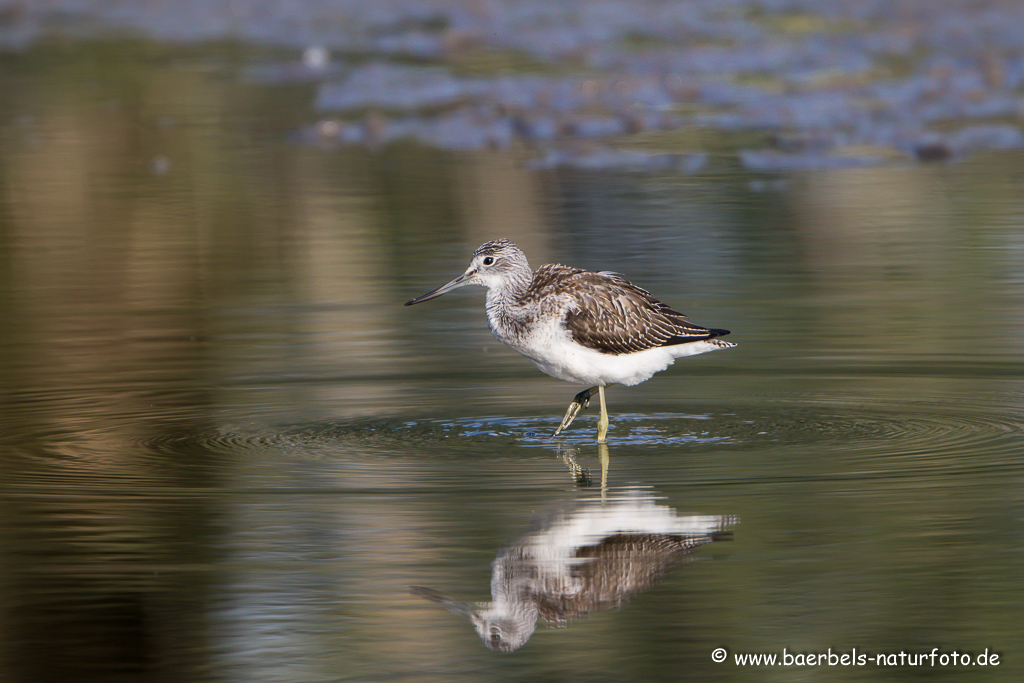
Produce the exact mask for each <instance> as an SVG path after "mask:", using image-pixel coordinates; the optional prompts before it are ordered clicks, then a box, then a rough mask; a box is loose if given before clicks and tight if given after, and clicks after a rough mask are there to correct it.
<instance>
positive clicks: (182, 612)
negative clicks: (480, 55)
mask: <svg viewBox="0 0 1024 683" xmlns="http://www.w3.org/2000/svg"><path fill="white" fill-rule="evenodd" d="M101 48H102V46H101ZM74 49H80V50H81V52H78V53H76V52H74V50H73V49H72V48H67V47H66V46H65V47H61V48H59V49H58V48H54V47H52V46H51V47H48V48H47V47H41V48H38V49H37V50H36V51H34V52H31V53H29V54H27V55H26V56H24V57H21V58H19V59H17V60H13V61H12V60H10V59H8V67H10V68H8V69H7V70H6V71H5V72H4V73H5V76H4V83H3V85H4V88H5V91H6V92H8V93H11V95H10V96H9V97H7V98H5V99H4V101H3V102H2V103H0V113H2V119H0V125H2V134H0V186H2V190H3V191H2V193H0V245H2V246H0V255H2V261H0V275H2V277H0V306H2V318H3V325H2V328H0V358H2V368H3V371H2V373H0V382H2V385H0V386H2V399H0V400H2V416H0V452H2V461H0V462H2V472H3V475H2V481H0V535H2V538H3V542H2V547H3V562H2V564H0V606H2V616H0V620H2V622H0V631H2V632H3V634H4V638H3V640H4V646H3V647H2V648H0V678H3V679H4V680H26V681H29V680H31V681H41V680H79V681H89V680H96V681H100V680H102V681H116V680H189V681H200V680H229V681H321V680H323V681H335V680H359V681H364V680H385V679H387V680H413V681H418V680H423V681H434V680H466V681H477V680H509V681H511V680H530V681H536V680H542V681H543V680H588V681H594V680H598V681H604V680H609V681H612V680H679V678H680V677H681V674H680V672H681V671H685V672H686V675H687V676H688V677H693V678H704V679H710V680H752V679H756V680H760V679H763V678H764V677H766V676H769V675H771V673H772V672H771V670H770V669H767V668H759V669H752V668H745V667H741V666H739V665H737V664H735V663H734V661H733V660H732V659H731V658H730V660H729V661H727V662H726V663H721V664H719V663H715V662H713V661H712V657H711V655H712V651H713V650H714V649H715V648H718V647H725V648H726V649H727V650H728V651H729V653H730V657H731V655H732V654H736V653H758V652H764V653H778V654H780V655H781V653H782V650H783V648H787V649H788V651H789V652H790V653H794V652H799V653H818V652H825V651H826V650H827V649H829V648H831V650H832V651H833V652H844V653H845V652H849V651H851V650H852V649H853V648H857V650H858V651H859V652H867V653H870V654H872V655H873V654H877V653H898V652H900V651H901V650H904V651H907V652H915V653H916V652H921V651H924V652H930V651H931V650H932V649H933V648H936V647H937V648H939V649H940V651H942V652H946V653H948V652H952V651H953V650H957V651H959V652H963V651H967V652H970V653H973V654H978V653H982V652H983V651H985V650H986V649H987V650H988V651H990V652H995V653H999V654H1000V656H1001V660H1000V664H999V665H998V666H987V667H947V668H941V667H939V666H936V667H934V669H933V668H932V667H931V666H926V667H910V666H894V667H886V668H885V670H884V671H883V672H879V671H877V666H875V665H873V664H871V665H867V666H864V667H856V666H848V667H843V666H836V667H811V668H808V667H803V668H795V669H788V670H786V669H781V668H780V669H779V671H780V672H784V673H783V674H782V675H783V676H787V675H788V676H792V675H794V672H795V675H797V676H799V675H804V676H807V675H809V676H812V677H814V678H827V679H829V680H866V679H878V678H885V679H888V680H911V679H916V678H918V677H920V676H922V675H927V676H929V677H934V678H940V679H942V680H965V681H967V680H969V681H988V680H993V681H1003V680H1005V681H1016V680H1020V676H1021V674H1022V669H1024V667H1022V664H1021V662H1022V661H1024V660H1022V659H1021V656H1020V655H1019V652H1018V650H1019V643H1020V642H1021V635H1022V629H1021V625H1020V615H1021V613H1022V608H1024V595H1022V592H1021V589H1020V586H1021V579H1022V578H1024V542H1022V541H1024V528H1022V514H1024V509H1022V501H1024V498H1022V494H1021V485H1022V482H1024V443H1022V441H1021V428H1022V422H1024V364H1022V363H1021V352H1022V345H1024V317H1022V315H1021V311H1022V310H1024V266H1022V264H1024V238H1022V233H1021V220H1022V216H1024V201H1022V199H1021V197H1022V196H1024V193H1022V192H1021V190H1022V187H1024V185H1022V178H1021V174H1020V171H1019V169H1020V168H1021V162H1022V161H1024V157H1022V156H1021V155H1020V154H1019V153H1005V154H999V155H990V156H980V157H976V158H972V159H969V160H967V161H963V162H960V163H956V164H950V165H935V166H905V167H896V168H892V167H888V168H861V169H845V170H830V171H821V172H815V173H811V174H792V175H778V176H775V175H771V176H765V175H751V174H749V173H747V172H745V171H741V170H740V167H739V166H738V165H737V164H736V163H735V162H734V161H730V159H732V158H734V157H729V156H728V155H727V154H726V153H724V152H723V153H722V154H721V155H720V156H719V157H716V158H715V159H714V160H713V163H711V164H709V165H708V167H707V169H706V170H705V171H704V172H702V173H700V174H695V175H686V176H678V175H672V174H667V175H661V174H610V173H583V172H569V171H562V172H538V171H535V170H530V169H529V168H528V164H526V163H524V159H523V158H522V156H521V155H519V154H518V153H517V152H515V151H510V152H480V153H466V154H451V153H441V152H437V151H431V150H428V149H424V148H421V147H417V146H414V145H399V146H396V147H391V148H388V149H385V150H380V151H372V150H364V149H355V148H352V149H344V148H343V149H329V150H325V149H315V148H308V147H305V146H302V145H300V144H296V143H295V142H294V141H293V139H292V138H291V137H290V135H289V131H292V130H294V129H295V126H296V125H297V124H298V122H299V121H300V120H301V116H300V115H299V114H297V112H298V111H300V110H301V106H302V104H301V103H303V102H307V101H308V99H309V96H310V92H309V90H308V89H304V88H305V86H301V85H300V86H288V87H269V86H266V85H262V84H255V85H253V84H247V83H245V82H244V81H241V82H240V81H238V80H232V79H230V78H226V77H225V73H226V72H227V71H229V70H228V69H227V67H225V66H224V62H223V60H225V59H226V58H225V57H223V56H221V57H217V58H204V59H199V58H197V57H196V56H195V55H194V54H185V55H180V54H179V55H174V54H172V55H167V54H160V55H159V58H155V57H153V56H152V55H148V56H147V55H146V54H143V55H142V56H141V57H140V59H139V61H138V62H134V63H131V64H126V65H124V66H123V67H122V68H123V70H122V71H121V72H120V73H117V74H116V76H109V77H107V76H103V75H101V74H107V73H109V72H110V63H109V62H104V60H105V59H110V58H109V57H105V56H104V53H103V51H102V49H98V50H97V48H95V46H93V47H92V48H90V47H88V46H86V47H80V48H74ZM48 50H57V51H58V52H59V54H58V55H57V56H55V55H54V54H53V53H51V52H48ZM64 50H72V52H71V54H70V55H69V54H68V53H66V52H63V51H64ZM97 51H98V52H99V54H96V52H97ZM69 56H71V57H73V59H68V57H69ZM96 63H98V64H100V65H101V66H103V68H102V69H100V68H98V67H97V68H95V69H94V67H90V64H96ZM118 63H119V64H120V63H121V62H118ZM497 236H507V237H509V238H512V239H513V240H515V241H516V242H517V243H519V244H520V245H522V246H523V248H524V250H525V251H526V253H527V255H528V256H529V257H530V259H531V261H532V262H533V263H534V264H540V263H544V262H549V261H561V262H565V263H571V264H573V265H577V266H581V267H588V268H594V269H610V270H616V271H621V272H624V273H626V274H627V275H628V276H629V277H630V278H631V279H632V280H634V281H635V282H637V283H638V284H640V285H642V286H644V287H646V288H648V289H650V290H651V291H653V292H654V293H655V294H656V295H657V296H659V297H660V298H662V299H664V300H665V301H666V302H668V303H670V304H672V305H674V306H676V307H678V308H680V309H681V310H683V311H685V312H687V313H688V314H690V315H691V317H692V318H693V319H694V320H695V321H696V322H698V323H701V324H705V325H709V326H715V327H726V328H729V329H731V330H733V334H732V336H731V337H730V340H732V341H735V342H736V343H737V344H739V346H738V347H737V348H735V349H731V350H728V351H726V352H722V353H715V354H707V355H703V356H699V357H696V358H690V359H682V360H680V361H679V362H678V363H677V364H676V366H674V367H673V368H671V369H669V370H668V371H666V372H664V373H661V374H660V375H658V376H657V377H655V378H654V379H653V380H651V381H650V382H648V383H645V384H643V385H640V386H637V387H632V388H622V387H614V388H612V389H610V391H609V410H610V413H611V418H612V427H611V431H610V435H609V444H608V459H607V469H606V472H602V463H601V457H600V453H599V452H598V450H597V447H596V445H595V444H593V432H594V427H595V424H596V416H595V415H594V414H593V412H594V411H593V410H591V411H588V412H587V413H585V414H584V415H583V416H581V417H580V418H578V420H577V423H576V424H574V425H573V427H572V428H571V430H570V431H569V432H568V433H566V434H565V436H564V438H562V437H560V438H558V439H551V438H550V437H549V436H548V435H549V434H550V433H551V431H553V429H554V427H555V426H556V425H557V422H558V419H559V418H560V416H561V413H562V412H563V411H564V409H565V406H566V404H567V403H568V401H569V400H570V398H571V397H572V395H573V394H574V393H575V392H576V391H578V387H573V386H570V385H568V384H564V383H561V382H558V381H556V380H553V379H551V378H548V377H545V376H543V375H541V374H540V373H539V372H537V371H535V370H534V369H533V368H532V367H531V366H530V365H529V364H528V363H527V362H526V361H524V360H523V359H521V358H519V357H517V356H516V355H515V354H513V353H512V352H510V351H508V350H507V349H505V348H504V347H502V346H501V345H500V344H499V343H498V342H496V341H495V340H493V339H492V338H491V337H490V334H489V332H488V331H487V328H486V324H485V320H484V316H483V311H482V308H483V303H482V301H483V296H482V292H481V291H466V290H464V291H460V292H457V293H453V294H450V295H447V296H445V297H444V298H442V299H439V300H437V301H433V302H430V303H428V304H423V305H421V306H417V307H415V308H405V307H403V306H402V302H404V301H406V300H408V299H410V298H412V297H413V296H415V295H418V294H421V293H423V292H425V291H428V290H429V289H431V288H433V287H435V286H437V285H440V284H442V283H444V282H446V281H447V280H449V279H450V278H451V277H453V276H454V275H456V274H458V273H460V272H461V271H462V269H464V267H465V264H466V260H467V258H468V255H469V254H470V253H471V251H472V249H473V248H475V247H476V246H477V245H478V244H479V243H481V242H483V241H484V240H486V239H490V238H493V237H497ZM573 463H575V464H576V468H574V467H573ZM602 479H604V482H605V487H604V489H603V491H602ZM588 484H589V485H588ZM635 491H642V492H644V496H645V500H648V501H650V502H651V504H652V505H657V506H660V509H661V510H662V512H665V511H666V510H667V511H670V512H671V514H672V515H675V516H678V517H680V518H686V517H690V516H721V517H722V518H723V519H729V520H733V522H731V523H730V525H729V526H730V529H731V536H729V538H727V539H726V538H723V539H721V540H722V541H723V542H715V543H713V544H711V545H709V546H708V547H703V548H699V549H696V550H693V551H692V552H690V553H685V554H681V555H680V556H679V557H676V558H675V559H674V561H673V563H672V564H671V565H670V566H667V567H665V568H664V571H663V572H654V573H656V574H658V576H657V577H656V578H657V580H652V581H651V582H650V585H648V586H645V590H640V591H637V592H635V593H633V594H630V595H628V596H627V597H628V600H625V601H624V602H623V604H620V605H617V607H616V608H614V609H600V610H595V611H594V612H593V613H590V614H588V615H586V616H581V618H579V619H574V620H571V621H569V622H568V623H565V624H561V623H558V622H557V621H556V622H555V625H556V626H559V627H558V628H547V627H546V625H545V622H544V621H543V620H542V621H541V622H539V625H538V628H537V631H536V632H535V633H534V634H533V635H532V637H530V638H529V639H528V641H527V642H525V643H524V644H522V645H521V647H519V648H518V649H516V651H515V652H514V653H510V654H505V655H502V654H499V653H494V652H491V651H489V650H488V649H487V648H485V647H484V646H483V643H481V641H480V639H479V638H478V637H477V635H476V633H475V632H474V629H473V627H472V625H471V624H470V623H469V621H468V620H466V619H465V618H463V617H461V616H459V615H458V614H454V613H451V612H449V611H445V610H444V609H441V608H440V606H439V605H438V604H436V603H435V602H432V601H430V600H425V599H424V596H423V595H417V594H414V593H413V592H411V590H410V587H412V586H422V587H426V588H429V589H432V590H434V591H439V592H440V593H443V594H445V595H448V596H452V599H453V600H457V601H466V602H474V601H488V600H490V599H491V597H490V595H491V589H490V583H491V574H492V561H494V560H495V557H496V556H498V554H499V552H505V553H507V552H508V550H507V549H508V548H510V547H515V545H516V543H517V542H519V541H517V539H522V538H523V537H524V536H523V535H524V534H527V533H529V532H530V530H531V529H532V530H533V531H534V532H535V533H539V531H538V530H541V531H543V530H545V529H548V530H551V529H555V530H556V531H557V529H558V528H560V527H558V525H557V524H556V525H554V526H552V523H551V522H550V520H551V519H553V518H557V515H558V514H563V513H562V512H559V511H565V510H578V509H589V508H588V506H592V505H595V501H596V504H597V505H598V506H599V507H600V505H601V501H602V497H603V500H604V502H605V504H606V505H609V504H611V503H610V502H609V501H614V500H616V499H617V498H620V497H622V496H624V495H632V494H628V492H635ZM564 514H571V513H564ZM666 514H668V513H666ZM553 516H554V517H553ZM552 533H554V532H552ZM651 533H653V532H651ZM649 535H650V534H649ZM603 540H606V539H605V538H604V537H603V536H598V535H594V536H593V543H592V544H591V545H590V546H587V547H590V548H597V547H601V545H600V544H601V542H602V541H603ZM605 546H607V544H605ZM503 549H505V550H503ZM594 552H596V551H594ZM630 557H632V559H631V561H632V562H635V563H636V565H637V567H640V568H643V567H650V566H656V565H655V564H654V563H653V561H652V560H650V559H647V558H646V557H645V556H644V557H642V556H639V555H637V556H636V557H633V556H630ZM686 560H693V561H686ZM541 566H547V565H541ZM573 572H575V573H576V574H577V575H578V574H579V572H584V570H583V569H581V568H580V567H578V566H575V567H574V568H573V569H571V571H570V573H573ZM577 588H578V587H577ZM432 595H433V594H432ZM442 606H443V605H442ZM449 606H451V605H449ZM921 668H928V669H929V670H928V672H927V673H926V674H925V673H922V672H921V671H920V669H921Z"/></svg>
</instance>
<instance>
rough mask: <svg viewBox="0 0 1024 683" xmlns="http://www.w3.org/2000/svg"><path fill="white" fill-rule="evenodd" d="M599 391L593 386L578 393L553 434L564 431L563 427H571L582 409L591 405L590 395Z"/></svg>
mask: <svg viewBox="0 0 1024 683" xmlns="http://www.w3.org/2000/svg"><path fill="white" fill-rule="evenodd" d="M596 393H597V387H591V388H589V389H584V390H583V391H581V392H580V393H578V394H576V398H574V399H573V400H572V403H570V404H569V409H568V410H566V411H565V417H563V418H562V424H560V425H558V429H556V430H555V433H554V434H552V435H551V436H558V435H559V434H561V433H562V430H563V429H566V428H568V427H569V425H571V424H572V421H573V420H575V419H576V416H577V415H579V412H580V410H582V409H583V408H586V407H587V406H588V405H590V397H591V396H593V395H594V394H596Z"/></svg>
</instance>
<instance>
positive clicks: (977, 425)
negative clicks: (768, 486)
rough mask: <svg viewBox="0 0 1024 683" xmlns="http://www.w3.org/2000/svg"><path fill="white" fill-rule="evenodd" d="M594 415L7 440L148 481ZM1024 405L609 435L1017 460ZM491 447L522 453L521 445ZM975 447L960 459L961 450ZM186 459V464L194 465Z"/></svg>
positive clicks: (738, 415) (857, 410) (537, 444)
mask: <svg viewBox="0 0 1024 683" xmlns="http://www.w3.org/2000/svg"><path fill="white" fill-rule="evenodd" d="M595 423H596V416H594V415H585V416H581V417H580V418H579V419H578V420H577V421H576V423H575V424H574V425H573V426H572V427H571V428H570V430H569V431H568V432H567V433H564V434H562V435H560V436H559V437H557V438H552V437H551V434H552V433H553V432H554V429H555V427H556V426H557V424H558V419H557V418H555V417H550V416H549V417H503V416H496V417H486V418H463V419H432V420H409V419H405V420H403V419H389V420H359V421H348V422H321V423H311V424H305V425H288V426H284V427H280V428H276V427H269V426H260V425H256V426H253V427H236V426H230V425H225V426H223V427H221V428H219V429H197V430H194V431H190V430H189V429H188V428H187V427H183V426H182V425H180V424H179V425H178V426H176V427H175V428H173V429H171V430H169V431H167V432H165V433H159V434H157V435H156V436H138V435H136V436H134V437H133V436H131V435H126V434H124V433H122V432H121V431H119V430H118V428H117V426H116V425H111V426H110V429H109V433H104V432H103V430H102V428H101V427H94V428H93V429H90V430H84V431H79V432H77V433H69V432H64V431H42V430H40V431H37V432H34V433H31V434H28V433H20V434H11V433H8V434H7V435H6V437H5V438H4V442H5V443H6V444H7V445H9V446H11V447H13V448H12V453H18V454H20V457H21V462H22V463H23V464H27V466H25V467H22V468H21V469H20V475H18V476H20V477H21V479H22V480H23V481H25V480H27V479H34V478H40V479H45V478H49V477H51V476H53V475H55V474H57V475H71V476H76V477H80V479H79V480H80V481H83V482H84V481H92V480H96V481H98V482H100V481H110V480H111V478H117V479H120V480H121V481H122V482H124V481H127V480H133V481H134V482H136V483H140V484H144V483H146V480H147V478H153V479H154V481H156V480H158V479H161V478H162V479H164V480H166V479H167V478H168V476H180V474H181V472H182V471H183V470H184V469H187V468H188V467H189V466H191V467H193V468H194V467H197V466H198V467H200V468H202V467H209V468H211V472H213V473H216V471H217V470H218V468H219V465H218V463H221V464H223V463H225V462H229V461H239V460H240V459H250V460H261V461H264V462H266V461H274V460H282V459H285V458H287V459H290V460H294V459H295V458H299V459H302V458H324V459H332V458H335V459H339V460H340V459H344V460H346V461H348V462H359V461H360V460H365V461H367V462H369V461H373V462H376V463H381V462H385V461H387V460H388V459H393V458H396V457H402V458H412V459H423V458H426V457H446V456H458V455H464V454H467V453H475V452H477V451H479V450H480V448H481V446H483V445H490V446H494V445H500V444H507V445H509V446H522V447H528V448H551V447H555V446H558V445H569V446H575V445H583V444H589V443H592V442H593V439H594V433H595ZM1022 425H1024V411H1022V410H1021V401H1020V398H1019V397H1017V396H1015V395H1014V396H1006V397H1003V399H1002V400H992V399H991V397H988V398H987V399H986V400H985V401H979V402H977V403H973V404H972V403H969V402H964V401H958V402H955V403H954V402H952V401H939V400H936V401H934V402H933V403H921V404H911V405H906V404H904V405H881V404H878V403H877V402H875V403H872V404H870V405H868V404H867V403H864V404H858V403H856V402H853V401H846V402H844V403H839V404H836V403H826V402H821V403H819V404H815V403H814V402H813V401H812V400H807V401H792V402H790V403H781V402H776V403H765V402H760V403H757V404H751V405H749V406H743V405H736V404H734V405H732V406H731V407H730V411H729V412H721V413H705V414H685V413H629V414H618V415H613V418H612V429H611V431H610V433H609V443H610V444H612V445H613V446H615V447H616V448H619V449H625V448H631V449H633V450H632V452H633V453H635V454H638V455H639V454H642V453H643V452H644V451H645V449H649V448H651V449H653V448H656V449H664V448H666V447H669V448H686V449H715V450H718V449H725V450H727V451H735V450H751V449H758V448H792V449H800V448H808V449H817V450H818V451H820V452H821V453H823V454H825V453H830V452H837V451H839V450H842V452H844V453H845V454H846V458H847V459H848V460H849V459H851V458H852V459H854V460H856V459H862V460H863V461H864V462H865V463H866V467H870V469H874V470H883V469H884V470H892V469H897V468H904V469H908V470H915V471H917V470H920V469H921V468H924V469H931V468H934V469H936V471H939V470H941V468H943V467H946V466H953V465H955V466H960V467H962V466H964V463H965V462H969V463H977V464H976V465H975V464H972V465H971V466H972V467H989V468H992V467H996V468H998V467H1004V468H1006V467H1010V468H1015V467H1019V466H1020V462H1021V454H1022V452H1024V451H1022V446H1024V440H1022ZM491 453H495V454H500V455H501V456H502V457H506V458H509V457H510V458H513V459H515V458H516V457H517V456H515V451H514V450H509V451H500V452H495V451H494V450H493V449H491ZM972 454H978V456H979V457H977V458H974V459H969V460H966V461H965V460H963V458H964V456H965V455H972ZM189 463H191V465H189Z"/></svg>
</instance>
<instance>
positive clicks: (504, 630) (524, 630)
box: [410, 586, 537, 652]
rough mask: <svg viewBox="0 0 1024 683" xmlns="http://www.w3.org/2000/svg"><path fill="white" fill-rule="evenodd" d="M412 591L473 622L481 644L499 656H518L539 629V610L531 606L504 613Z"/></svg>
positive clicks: (423, 590) (435, 593) (428, 590)
mask: <svg viewBox="0 0 1024 683" xmlns="http://www.w3.org/2000/svg"><path fill="white" fill-rule="evenodd" d="M410 590H411V591H412V592H413V594H415V595H419V596H420V597H423V598H426V599H427V600H430V601H431V602H436V603H437V604H439V605H441V606H442V607H444V608H445V609H446V610H448V611H449V612H451V613H452V614H458V615H459V616H461V617H465V618H466V619H468V620H469V621H471V622H472V623H473V627H474V628H475V629H476V632H477V634H478V635H479V636H480V640H482V641H483V642H484V645H486V646H487V647H488V648H489V649H491V650H494V651H495V652H515V651H516V650H518V649H519V648H521V647H522V646H523V645H525V644H526V641H528V640H529V639H530V636H532V635H533V632H534V631H535V630H536V628H537V608H536V605H534V604H532V603H529V602H524V603H523V604H522V605H520V607H523V608H524V609H508V608H506V609H502V608H501V607H500V606H498V605H496V604H495V603H491V602H483V603H478V604H477V605H476V606H475V607H472V606H470V605H468V604H466V603H464V602H460V601H458V600H455V599H454V598H451V597H449V596H447V595H445V594H444V593H441V592H439V591H436V590H434V589H433V588H425V587H423V586H413V587H412V588H411V589H410Z"/></svg>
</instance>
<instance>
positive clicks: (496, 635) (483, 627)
mask: <svg viewBox="0 0 1024 683" xmlns="http://www.w3.org/2000/svg"><path fill="white" fill-rule="evenodd" d="M481 607H482V608H483V609H480V610H478V611H475V612H474V613H473V616H472V617H471V620H472V622H473V626H474V627H476V632H477V634H478V635H479V636H480V640H482V641H484V645H486V646H487V647H488V648H490V649H492V650H494V651H495V652H514V651H516V650H518V649H519V648H521V647H522V646H523V645H525V644H526V641H528V640H529V639H530V636H532V635H533V632H534V630H536V628H537V611H536V609H533V610H528V611H529V614H528V615H526V614H516V613H504V614H502V613H500V612H499V611H498V609H496V608H494V607H487V606H486V603H485V605H481Z"/></svg>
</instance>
